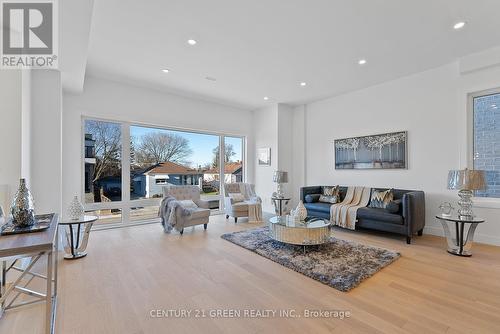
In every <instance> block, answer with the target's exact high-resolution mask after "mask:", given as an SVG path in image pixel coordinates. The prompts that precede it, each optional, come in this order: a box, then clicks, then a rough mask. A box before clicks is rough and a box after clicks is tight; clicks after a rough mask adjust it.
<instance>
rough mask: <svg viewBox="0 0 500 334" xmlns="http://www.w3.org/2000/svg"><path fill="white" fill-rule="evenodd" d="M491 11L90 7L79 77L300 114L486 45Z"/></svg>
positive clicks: (391, 2) (471, 5)
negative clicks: (302, 108) (303, 106)
mask: <svg viewBox="0 0 500 334" xmlns="http://www.w3.org/2000/svg"><path fill="white" fill-rule="evenodd" d="M498 13H500V1H498V0H474V1H472V0H418V1H417V0H343V1H341V0H266V1H264V0H247V1H242V0H211V1H207V0H168V1H165V0H163V1H162V0H149V1H145V0H142V1H137V0H99V1H95V3H94V12H93V17H92V27H91V33H90V46H89V55H88V65H87V73H88V74H90V75H94V76H99V77H108V78H111V79H115V80H123V81H127V82H132V83H135V84H138V85H143V86H149V87H154V88H157V89H163V90H166V91H170V92H175V93H179V94H182V95H187V96H194V97H199V98H203V99H208V100H212V101H217V102H222V103H225V104H230V105H233V106H238V107H243V108H248V109H253V108H258V107H262V106H265V105H267V104H271V103H276V102H281V103H288V104H299V103H304V102H309V101H313V100H316V99H321V98H325V97H328V96H333V95H338V94H341V93H343V92H348V91H352V90H356V89H360V88H364V87H367V86H370V85H373V84H376V83H380V82H384V81H388V80H391V79H395V78H398V77H401V76H405V75H408V74H412V73H416V72H420V71H423V70H426V69H430V68H434V67H437V66H440V65H443V64H446V63H449V62H452V61H454V60H456V59H457V58H459V57H462V56H464V55H468V54H471V53H474V52H478V51H481V50H484V49H487V48H491V47H493V46H496V45H498V44H500V19H499V18H498ZM461 20H464V21H466V22H467V25H466V27H465V28H464V29H462V30H460V31H455V30H454V29H453V28H452V26H453V24H454V23H455V22H457V21H461ZM190 38H193V39H195V40H197V41H198V44H197V45H195V46H189V45H188V44H187V43H186V41H187V40H188V39H190ZM361 58H365V59H367V61H368V63H367V64H366V65H364V66H359V65H358V64H357V62H358V60H359V59H361ZM163 68H169V69H170V70H171V72H170V73H168V74H164V73H162V72H161V69H163ZM207 76H209V77H214V78H216V79H217V81H216V82H213V81H209V80H206V79H205V78H206V77H207ZM301 81H305V82H307V86H305V87H300V86H299V82H301ZM264 96H269V100H268V101H264V100H263V97H264Z"/></svg>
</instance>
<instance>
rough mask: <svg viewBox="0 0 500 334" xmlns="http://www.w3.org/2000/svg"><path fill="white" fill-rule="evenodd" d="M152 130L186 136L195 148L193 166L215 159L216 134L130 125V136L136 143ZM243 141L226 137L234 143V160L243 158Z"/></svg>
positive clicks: (190, 144)
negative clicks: (213, 151)
mask: <svg viewBox="0 0 500 334" xmlns="http://www.w3.org/2000/svg"><path fill="white" fill-rule="evenodd" d="M151 132H166V133H173V134H177V135H179V136H182V137H184V138H186V139H187V140H188V141H189V146H190V147H191V150H193V154H192V155H191V156H190V157H189V159H188V160H189V161H190V162H191V166H192V167H197V166H198V165H202V166H203V165H205V164H207V163H211V162H212V159H213V153H212V150H213V149H214V148H215V147H217V145H219V137H218V136H215V135H207V134H200V133H190V132H183V131H172V130H164V129H155V128H147V127H142V126H131V127H130V136H132V137H133V138H134V140H135V142H136V143H140V140H141V137H142V136H143V135H145V134H146V133H151ZM242 141H243V140H242V139H241V138H236V137H226V145H227V144H231V145H233V149H234V151H235V152H236V155H234V156H233V157H232V159H231V160H232V161H236V160H242V158H241V153H242ZM137 146H138V144H137Z"/></svg>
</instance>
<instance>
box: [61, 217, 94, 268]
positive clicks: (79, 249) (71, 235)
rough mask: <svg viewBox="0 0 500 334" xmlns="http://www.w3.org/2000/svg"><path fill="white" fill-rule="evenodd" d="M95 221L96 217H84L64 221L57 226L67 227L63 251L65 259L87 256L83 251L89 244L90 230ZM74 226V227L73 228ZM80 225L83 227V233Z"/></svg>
mask: <svg viewBox="0 0 500 334" xmlns="http://www.w3.org/2000/svg"><path fill="white" fill-rule="evenodd" d="M97 219H98V217H97V216H86V215H85V216H82V217H81V218H80V219H74V220H66V221H64V222H60V223H59V225H66V226H67V227H68V229H67V230H66V245H65V246H64V250H65V251H66V254H65V255H64V258H65V259H67V260H73V259H79V258H81V257H84V256H86V255H87V253H86V252H85V250H86V249H87V243H88V242H89V235H90V229H91V228H92V225H93V224H94V222H95V221H96V220H97ZM74 225H76V226H75V227H74ZM82 225H84V227H85V229H84V230H83V231H82ZM82 232H83V233H82Z"/></svg>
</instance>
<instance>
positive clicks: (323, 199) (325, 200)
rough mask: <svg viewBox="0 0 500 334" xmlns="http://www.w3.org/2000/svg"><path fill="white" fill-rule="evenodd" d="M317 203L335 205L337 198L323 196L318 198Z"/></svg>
mask: <svg viewBox="0 0 500 334" xmlns="http://www.w3.org/2000/svg"><path fill="white" fill-rule="evenodd" d="M319 201H320V202H323V203H331V204H335V203H338V201H339V197H338V196H336V195H335V196H325V195H320V196H319Z"/></svg>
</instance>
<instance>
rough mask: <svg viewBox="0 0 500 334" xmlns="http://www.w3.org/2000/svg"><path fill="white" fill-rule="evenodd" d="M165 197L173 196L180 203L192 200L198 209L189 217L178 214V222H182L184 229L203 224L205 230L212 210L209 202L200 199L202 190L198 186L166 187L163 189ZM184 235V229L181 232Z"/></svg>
mask: <svg viewBox="0 0 500 334" xmlns="http://www.w3.org/2000/svg"><path fill="white" fill-rule="evenodd" d="M163 195H164V196H165V197H166V196H172V197H174V198H175V199H176V200H178V201H184V200H192V201H193V202H194V203H195V204H196V205H197V206H198V208H197V209H196V210H195V211H194V212H192V213H191V214H190V215H189V216H182V215H181V214H180V213H179V212H176V214H177V217H176V218H177V221H178V222H182V226H183V227H189V226H195V225H201V224H203V227H204V228H205V230H206V229H207V225H208V222H209V217H210V209H209V205H208V201H204V200H202V199H201V198H200V188H199V187H198V186H165V187H163ZM179 232H180V233H181V234H183V233H184V229H182V230H181V231H179Z"/></svg>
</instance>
